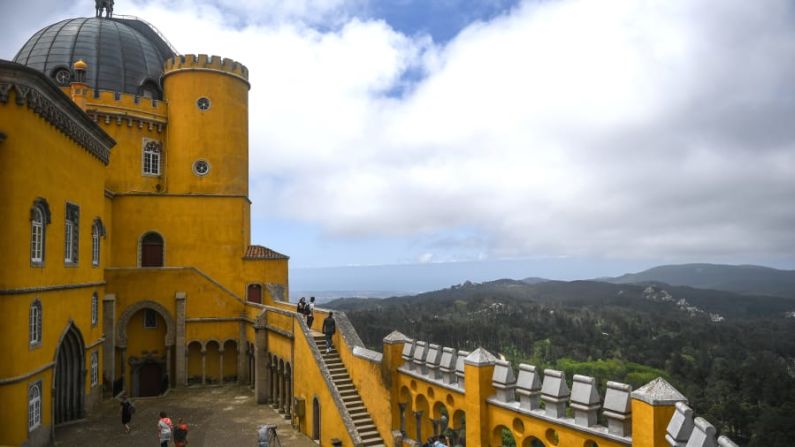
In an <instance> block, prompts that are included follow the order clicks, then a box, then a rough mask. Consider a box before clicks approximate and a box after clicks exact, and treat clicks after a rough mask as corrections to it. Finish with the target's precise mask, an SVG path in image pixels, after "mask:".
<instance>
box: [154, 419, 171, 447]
mask: <svg viewBox="0 0 795 447" xmlns="http://www.w3.org/2000/svg"><path fill="white" fill-rule="evenodd" d="M173 429H174V423H172V422H171V418H169V417H168V415H167V414H166V412H165V411H161V412H160V420H159V421H157V438H158V439H159V440H160V447H168V441H170V440H171V432H172V430H173Z"/></svg>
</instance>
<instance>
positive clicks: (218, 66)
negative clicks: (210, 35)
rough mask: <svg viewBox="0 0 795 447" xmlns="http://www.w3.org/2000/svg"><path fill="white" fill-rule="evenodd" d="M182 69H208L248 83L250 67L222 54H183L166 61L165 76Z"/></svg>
mask: <svg viewBox="0 0 795 447" xmlns="http://www.w3.org/2000/svg"><path fill="white" fill-rule="evenodd" d="M181 70H207V71H217V72H223V73H227V74H230V75H232V76H235V77H237V78H240V79H241V80H243V81H246V83H248V68H246V66H245V65H243V64H241V63H240V62H237V61H234V60H232V59H229V58H222V57H221V56H215V55H213V56H208V55H206V54H183V55H180V56H175V57H172V58H170V59H168V60H167V61H166V63H165V64H164V66H163V72H164V74H163V76H168V75H169V74H171V73H174V72H177V71H181Z"/></svg>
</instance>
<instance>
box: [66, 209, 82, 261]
mask: <svg viewBox="0 0 795 447" xmlns="http://www.w3.org/2000/svg"><path fill="white" fill-rule="evenodd" d="M79 235H80V207H79V206H77V205H75V204H73V203H67V204H66V222H65V225H64V262H65V263H67V264H77V259H78V247H79V246H80V237H79Z"/></svg>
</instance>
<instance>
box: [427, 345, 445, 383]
mask: <svg viewBox="0 0 795 447" xmlns="http://www.w3.org/2000/svg"><path fill="white" fill-rule="evenodd" d="M441 361H442V348H441V347H440V346H439V345H434V344H431V345H429V346H428V354H427V355H426V356H425V366H426V368H427V369H428V374H430V378H431V379H434V380H438V379H440V378H441V377H442V375H441V372H440V371H439V362H441Z"/></svg>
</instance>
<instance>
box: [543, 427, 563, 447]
mask: <svg viewBox="0 0 795 447" xmlns="http://www.w3.org/2000/svg"><path fill="white" fill-rule="evenodd" d="M544 436H545V437H546V438H547V441H549V443H550V444H552V445H558V443H559V442H560V438H559V437H558V432H556V431H555V430H554V429H552V428H550V429H547V431H546V433H544Z"/></svg>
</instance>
